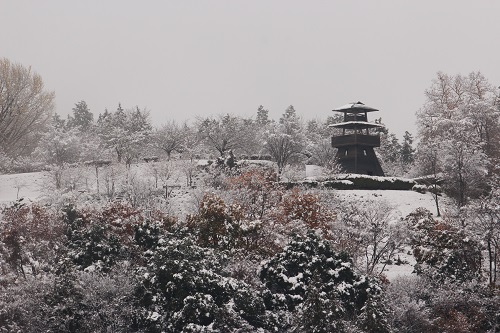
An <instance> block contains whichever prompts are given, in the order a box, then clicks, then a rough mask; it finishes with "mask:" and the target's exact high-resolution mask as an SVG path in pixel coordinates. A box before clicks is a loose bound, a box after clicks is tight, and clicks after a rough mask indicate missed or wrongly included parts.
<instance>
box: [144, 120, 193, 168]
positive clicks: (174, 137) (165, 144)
mask: <svg viewBox="0 0 500 333" xmlns="http://www.w3.org/2000/svg"><path fill="white" fill-rule="evenodd" d="M187 130H189V129H188V127H187V124H184V125H179V124H177V123H176V122H175V121H170V122H167V123H166V124H164V125H162V126H161V127H160V128H159V129H156V130H155V131H154V132H153V133H152V134H151V143H152V145H153V146H154V147H155V148H157V149H160V150H162V151H164V152H165V153H166V154H167V158H168V159H169V160H170V157H171V155H172V153H173V152H178V153H180V152H182V151H183V150H184V141H185V139H186V135H187V134H188V133H187Z"/></svg>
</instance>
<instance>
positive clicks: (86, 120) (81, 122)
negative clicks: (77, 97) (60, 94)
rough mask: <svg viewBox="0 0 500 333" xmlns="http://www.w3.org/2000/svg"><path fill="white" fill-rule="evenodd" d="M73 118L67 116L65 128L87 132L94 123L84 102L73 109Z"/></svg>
mask: <svg viewBox="0 0 500 333" xmlns="http://www.w3.org/2000/svg"><path fill="white" fill-rule="evenodd" d="M72 110H73V116H70V115H68V121H67V124H66V125H67V126H68V127H70V128H77V129H78V130H80V131H81V132H87V131H88V130H89V129H90V128H91V127H92V125H93V123H94V114H93V113H92V112H90V109H89V107H88V106H87V103H86V102H85V101H80V102H78V103H76V104H75V106H74V107H73V109H72Z"/></svg>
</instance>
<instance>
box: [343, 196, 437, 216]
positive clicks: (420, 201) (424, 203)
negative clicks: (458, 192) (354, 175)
mask: <svg viewBox="0 0 500 333" xmlns="http://www.w3.org/2000/svg"><path fill="white" fill-rule="evenodd" d="M334 191H335V194H336V195H337V196H338V197H339V198H340V199H341V200H343V201H344V200H345V201H349V202H359V203H360V204H361V205H363V204H366V203H368V202H374V203H386V204H388V205H389V206H390V207H392V208H393V209H394V210H393V214H394V215H395V217H405V216H407V215H408V214H410V213H411V212H412V211H414V210H415V209H417V208H419V207H423V208H425V209H427V210H429V211H430V212H431V213H433V214H436V203H435V202H434V198H433V197H432V195H431V194H430V193H427V194H422V193H418V192H414V191H392V190H375V191H373V190H334ZM440 200H441V201H442V200H445V201H446V199H441V198H440Z"/></svg>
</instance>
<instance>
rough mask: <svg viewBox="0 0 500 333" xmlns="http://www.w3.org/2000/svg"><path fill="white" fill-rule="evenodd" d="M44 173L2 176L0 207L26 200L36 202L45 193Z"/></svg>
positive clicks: (0, 179)
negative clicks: (19, 199) (18, 200)
mask: <svg viewBox="0 0 500 333" xmlns="http://www.w3.org/2000/svg"><path fill="white" fill-rule="evenodd" d="M43 182H44V173H42V172H32V173H19V174H9V175H0V205H2V204H7V203H9V202H12V201H15V200H17V199H18V198H25V199H30V200H32V201H35V200H37V199H38V197H39V196H40V195H41V193H42V191H43V189H42V188H43V186H42V184H43Z"/></svg>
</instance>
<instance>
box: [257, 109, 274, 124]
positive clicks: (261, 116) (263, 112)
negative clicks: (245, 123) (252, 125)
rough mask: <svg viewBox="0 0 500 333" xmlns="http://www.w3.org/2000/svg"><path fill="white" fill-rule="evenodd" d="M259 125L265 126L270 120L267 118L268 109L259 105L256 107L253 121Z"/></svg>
mask: <svg viewBox="0 0 500 333" xmlns="http://www.w3.org/2000/svg"><path fill="white" fill-rule="evenodd" d="M255 122H256V123H257V124H258V125H259V126H265V125H267V124H269V123H270V122H271V120H269V110H267V109H264V106H262V105H259V107H258V108H257V119H256V121H255Z"/></svg>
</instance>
